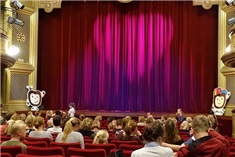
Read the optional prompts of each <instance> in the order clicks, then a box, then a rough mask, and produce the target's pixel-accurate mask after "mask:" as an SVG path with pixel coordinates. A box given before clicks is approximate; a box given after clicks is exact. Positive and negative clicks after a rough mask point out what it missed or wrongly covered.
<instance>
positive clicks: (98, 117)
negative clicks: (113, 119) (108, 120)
mask: <svg viewBox="0 0 235 157" xmlns="http://www.w3.org/2000/svg"><path fill="white" fill-rule="evenodd" d="M102 119H103V118H102V116H101V115H98V116H96V117H95V119H94V121H95V120H98V121H102Z"/></svg>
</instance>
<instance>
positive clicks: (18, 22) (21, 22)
mask: <svg viewBox="0 0 235 157" xmlns="http://www.w3.org/2000/svg"><path fill="white" fill-rule="evenodd" d="M7 22H8V23H10V24H17V25H19V26H21V27H22V26H23V25H24V22H23V21H21V20H19V19H17V18H16V17H10V16H9V17H8V20H7Z"/></svg>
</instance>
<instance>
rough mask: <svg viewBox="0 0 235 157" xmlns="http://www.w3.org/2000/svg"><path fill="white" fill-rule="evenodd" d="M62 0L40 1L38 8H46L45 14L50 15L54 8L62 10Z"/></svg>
mask: <svg viewBox="0 0 235 157" xmlns="http://www.w3.org/2000/svg"><path fill="white" fill-rule="evenodd" d="M61 2H62V0H40V1H39V4H38V8H44V10H45V12H47V13H50V12H52V10H53V9H54V8H61Z"/></svg>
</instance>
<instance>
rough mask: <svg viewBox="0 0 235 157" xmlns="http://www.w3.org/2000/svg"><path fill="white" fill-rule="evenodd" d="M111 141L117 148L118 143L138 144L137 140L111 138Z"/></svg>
mask: <svg viewBox="0 0 235 157" xmlns="http://www.w3.org/2000/svg"><path fill="white" fill-rule="evenodd" d="M111 143H114V144H115V145H116V148H119V146H120V144H133V145H138V142H137V141H122V140H112V141H111Z"/></svg>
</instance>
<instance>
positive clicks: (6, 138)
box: [0, 136, 11, 142]
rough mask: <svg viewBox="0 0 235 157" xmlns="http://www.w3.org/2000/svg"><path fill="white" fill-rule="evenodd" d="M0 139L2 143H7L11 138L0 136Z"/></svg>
mask: <svg viewBox="0 0 235 157" xmlns="http://www.w3.org/2000/svg"><path fill="white" fill-rule="evenodd" d="M0 139H1V141H2V142H3V141H8V140H10V139H11V136H1V137H0Z"/></svg>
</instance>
